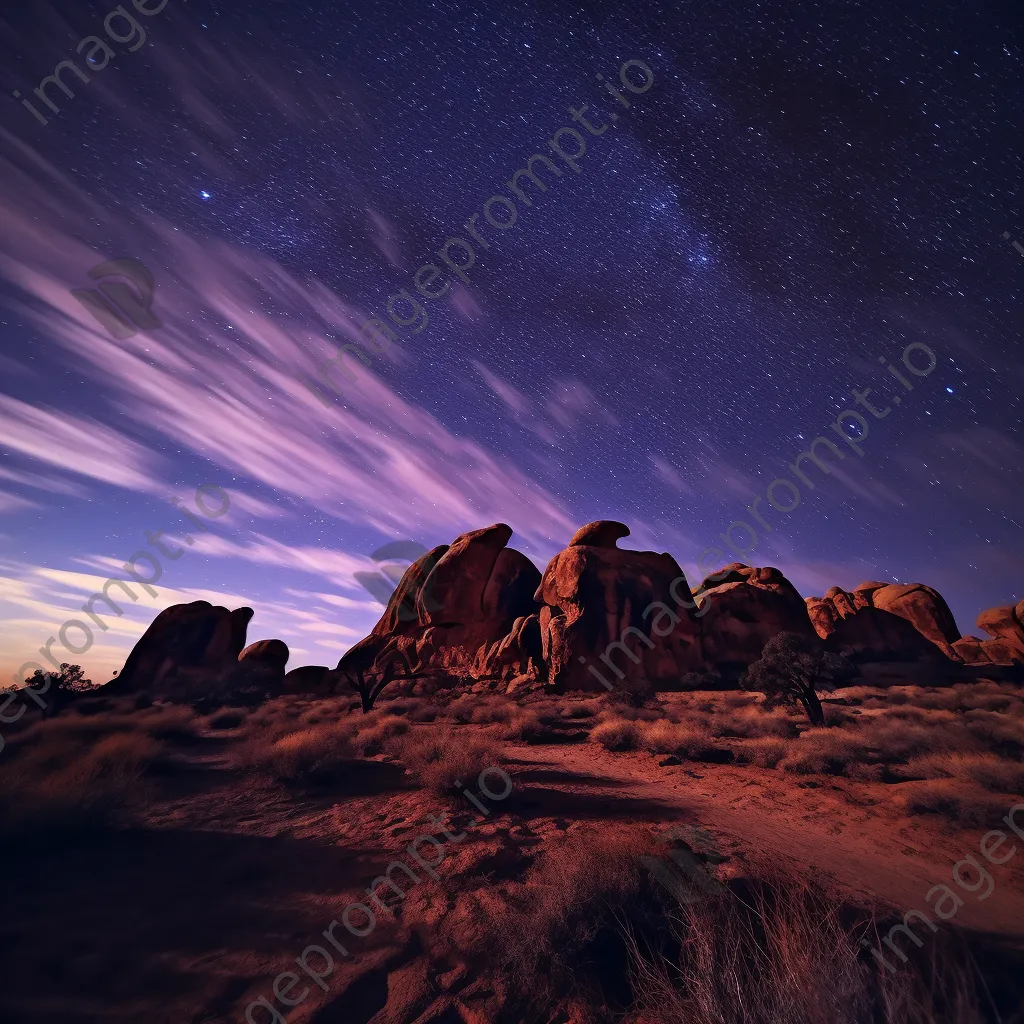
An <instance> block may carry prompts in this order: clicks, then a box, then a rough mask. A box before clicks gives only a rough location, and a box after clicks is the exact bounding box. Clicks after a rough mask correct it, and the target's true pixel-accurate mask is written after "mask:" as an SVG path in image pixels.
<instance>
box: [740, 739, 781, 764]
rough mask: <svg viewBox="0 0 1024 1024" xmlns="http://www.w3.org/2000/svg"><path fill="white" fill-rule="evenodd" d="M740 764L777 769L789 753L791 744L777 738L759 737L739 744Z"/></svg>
mask: <svg viewBox="0 0 1024 1024" xmlns="http://www.w3.org/2000/svg"><path fill="white" fill-rule="evenodd" d="M734 749H735V755H736V761H737V763H738V764H752V765H755V766H756V767H758V768H776V767H778V764H779V762H780V761H781V760H782V759H783V758H784V757H785V756H786V754H787V753H788V751H789V744H788V743H787V742H786V741H785V740H781V739H778V738H777V737H775V736H759V737H756V738H754V739H750V740H747V742H745V743H741V744H737V746H736V747H735V748H734Z"/></svg>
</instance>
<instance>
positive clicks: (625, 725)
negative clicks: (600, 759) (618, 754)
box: [590, 718, 642, 750]
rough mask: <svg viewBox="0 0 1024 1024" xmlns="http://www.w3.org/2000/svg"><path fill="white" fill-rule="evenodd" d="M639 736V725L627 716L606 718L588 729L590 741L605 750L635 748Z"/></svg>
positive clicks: (638, 744) (639, 738)
mask: <svg viewBox="0 0 1024 1024" xmlns="http://www.w3.org/2000/svg"><path fill="white" fill-rule="evenodd" d="M641 736H642V734H641V732H640V728H639V726H638V725H637V724H636V722H631V721H630V720H629V719H628V718H607V719H605V720H604V721H603V722H601V723H599V724H598V725H596V726H594V728H593V729H591V730H590V739H591V741H592V742H594V743H600V744H601V746H602V747H604V748H605V750H636V749H637V748H638V747H639V746H640V742H641Z"/></svg>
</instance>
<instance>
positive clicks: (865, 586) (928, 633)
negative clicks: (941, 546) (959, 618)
mask: <svg viewBox="0 0 1024 1024" xmlns="http://www.w3.org/2000/svg"><path fill="white" fill-rule="evenodd" d="M807 611H808V614H809V615H810V617H811V621H812V623H813V624H814V628H815V631H816V632H817V633H818V635H819V636H820V637H821V638H822V639H829V638H831V637H833V636H834V635H835V634H836V631H837V630H839V629H840V626H841V625H842V624H843V623H844V622H846V621H847V620H854V622H853V624H852V625H845V626H843V628H842V631H841V636H840V637H839V638H838V639H837V640H836V641H835V644H834V645H833V646H835V647H836V649H838V648H840V647H841V648H842V649H843V650H844V652H846V651H848V652H849V653H850V655H851V656H854V657H860V658H870V659H884V658H885V657H886V654H887V653H888V654H891V656H892V658H893V659H894V660H897V661H905V660H912V659H915V658H918V657H926V658H927V657H931V655H932V653H933V652H932V651H931V650H930V649H929V648H928V647H922V646H921V644H919V643H918V642H917V640H916V639H915V637H914V636H912V635H911V634H910V633H908V632H907V631H906V630H905V629H903V628H902V627H901V626H899V625H897V624H895V623H893V622H891V621H889V620H888V619H887V618H886V616H894V617H896V618H898V619H901V620H903V621H904V622H906V623H908V624H909V625H910V626H912V627H913V629H914V632H915V633H916V634H917V635H918V636H920V637H923V638H924V639H925V640H926V641H928V643H929V644H931V646H932V647H934V648H936V649H937V650H938V651H940V652H941V653H942V654H944V655H945V656H946V658H948V659H949V660H951V661H960V660H961V655H960V653H959V652H958V650H957V648H956V647H954V644H955V643H956V641H957V640H959V639H960V631H959V630H958V629H957V627H956V620H955V619H954V618H953V613H952V612H951V611H950V610H949V606H948V605H947V604H946V602H945V600H944V599H943V597H942V595H941V594H940V593H939V592H938V591H937V590H934V589H933V588H932V587H928V586H925V584H923V583H907V584H902V583H880V582H878V581H870V582H866V583H862V584H861V585H860V586H859V587H858V588H857V589H856V590H855V591H853V592H852V593H850V592H849V591H846V590H842V589H841V588H839V587H831V588H830V589H829V590H827V591H826V593H825V596H824V597H823V598H822V597H809V598H807ZM867 611H874V612H878V613H879V614H876V615H873V614H862V613H864V612H867Z"/></svg>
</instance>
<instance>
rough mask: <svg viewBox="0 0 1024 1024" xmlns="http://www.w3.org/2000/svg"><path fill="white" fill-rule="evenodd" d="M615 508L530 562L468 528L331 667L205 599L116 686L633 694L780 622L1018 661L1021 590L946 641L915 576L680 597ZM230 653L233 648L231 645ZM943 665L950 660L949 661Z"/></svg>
mask: <svg viewBox="0 0 1024 1024" xmlns="http://www.w3.org/2000/svg"><path fill="white" fill-rule="evenodd" d="M628 536H629V528H628V527H627V526H625V525H624V524H623V523H619V522H615V521H614V520H598V521H596V522H593V523H588V524H587V525H586V526H583V527H582V528H580V529H579V530H577V531H576V533H575V534H574V535H573V536H572V537H571V539H570V541H569V543H568V545H567V546H566V547H565V549H564V550H562V551H560V552H559V553H558V554H557V555H555V556H554V558H552V559H551V560H550V561H549V563H548V565H547V566H546V568H545V570H544V572H543V574H542V573H540V572H539V571H538V569H537V567H536V566H535V565H534V564H533V563H532V562H531V561H530V560H529V559H528V558H527V557H526V556H525V555H523V554H522V553H521V552H519V551H516V550H515V549H514V548H510V547H509V546H508V544H509V540H510V539H511V537H512V530H511V528H510V527H508V526H507V525H505V524H504V523H495V524H494V525H492V526H487V527H484V528H483V529H479V530H471V531H469V532H467V533H464V534H462V535H461V536H459V537H456V538H455V540H453V541H452V543H451V544H441V545H439V546H438V547H435V548H434V549H433V550H431V551H428V552H426V553H425V554H423V555H421V556H420V557H419V558H417V559H416V561H415V562H413V563H412V564H411V565H410V566H409V568H408V569H407V570H406V571H405V573H404V574H403V575H402V577H401V579H400V580H399V582H398V585H397V587H396V589H395V591H394V593H393V594H392V595H391V597H390V600H389V601H388V603H387V607H386V608H385V610H384V614H383V615H382V616H381V617H380V619H379V621H378V622H377V623H376V625H375V626H374V627H373V629H372V630H371V631H370V633H369V635H368V636H366V637H365V638H363V639H362V640H360V641H359V642H358V643H356V644H354V645H353V646H352V647H351V648H350V649H349V650H348V651H347V652H346V654H345V655H344V656H343V657H342V658H341V660H340V661H339V662H338V665H337V667H336V668H335V669H328V668H327V667H326V666H317V665H310V666H302V667H300V668H297V669H293V670H292V671H291V672H289V673H288V674H287V675H285V671H284V670H285V667H286V663H287V661H288V655H289V652H288V647H287V645H286V644H285V643H283V642H282V641H280V640H261V641H258V642H256V643H254V644H251V645H250V646H249V647H245V637H246V629H247V625H248V623H249V620H250V618H251V617H252V614H253V612H252V609H250V608H240V609H237V610H235V611H228V609H227V608H223V607H214V606H212V605H210V604H209V603H208V602H206V601H195V602H192V603H191V604H186V605H175V606H173V607H171V608H168V609H166V610H165V611H163V612H161V613H160V614H159V615H158V616H157V617H156V619H155V620H154V621H153V623H152V624H151V625H150V627H149V629H148V630H147V631H146V633H145V634H144V635H143V637H142V638H141V639H140V640H139V642H138V644H136V646H135V649H134V650H133V651H132V653H131V655H130V656H129V658H128V660H127V662H126V663H125V667H124V670H123V671H122V674H121V676H120V677H119V678H118V679H117V680H115V682H114V683H113V684H111V685H112V689H113V690H114V692H131V691H133V690H136V689H146V690H150V691H152V692H154V693H160V694H166V695H172V694H180V693H185V694H194V693H200V694H202V695H217V694H220V693H227V692H230V691H232V690H233V689H234V690H236V691H238V692H250V693H253V694H255V693H257V692H264V693H265V692H286V693H310V694H326V693H331V692H337V691H338V690H339V689H345V690H347V689H348V687H349V686H350V685H351V684H356V685H357V686H358V687H359V688H360V690H361V692H362V693H363V697H364V706H366V705H367V704H372V699H373V696H374V695H375V692H376V689H375V688H376V687H378V685H379V684H380V683H382V682H384V683H390V682H391V681H401V680H403V679H404V680H406V681H407V683H406V687H407V688H410V689H415V688H416V687H420V686H422V688H423V689H425V690H428V691H430V690H433V689H436V688H438V687H442V686H445V687H452V686H457V687H463V688H472V689H476V690H479V689H483V688H495V689H502V690H505V691H509V692H511V691H516V692H521V691H522V690H529V689H537V688H541V687H546V688H549V689H552V690H554V691H556V692H560V691H563V690H569V689H582V690H590V691H596V692H603V691H605V690H611V691H618V692H620V693H623V694H631V695H635V694H639V693H643V692H649V691H650V690H652V689H660V690H670V689H678V688H680V687H681V686H682V685H687V684H686V683H684V677H685V676H687V675H688V674H690V673H696V674H698V676H700V675H703V677H704V678H706V679H708V680H719V681H724V682H725V683H726V684H727V685H728V684H729V683H731V682H733V681H735V680H736V679H737V678H738V676H739V675H740V673H741V672H742V670H743V669H744V668H746V667H747V666H748V665H750V664H751V663H752V662H754V661H756V660H757V659H758V658H760V656H761V652H762V650H763V648H764V646H765V644H766V643H767V642H768V641H769V640H770V639H771V638H772V637H774V636H776V635H777V634H778V633H781V632H790V633H796V634H798V635H802V636H808V637H811V636H814V635H817V636H819V637H821V638H822V639H823V640H824V641H825V644H826V646H827V647H828V648H830V649H831V650H833V651H834V652H836V653H838V654H843V655H845V656H847V657H849V658H850V659H852V660H853V661H855V662H856V663H858V664H859V665H861V666H863V669H862V670H863V671H864V672H865V673H867V672H869V671H870V672H872V673H874V674H876V675H879V674H881V675H885V674H886V673H888V674H889V675H892V676H893V677H894V678H895V677H896V676H899V675H900V674H901V673H902V674H906V673H907V672H911V671H917V670H918V669H919V668H920V667H922V666H923V667H925V668H927V670H928V671H929V672H930V673H931V674H932V675H935V674H936V673H939V674H941V672H942V671H946V670H948V671H950V672H955V671H960V672H961V673H962V672H965V671H968V670H965V669H963V664H964V663H966V664H967V665H968V666H982V667H984V666H1017V668H1013V669H1012V671H1014V672H1018V671H1019V667H1020V666H1021V665H1024V601H1021V602H1019V603H1018V604H1017V605H1016V606H1005V607H999V608H991V609H989V610H988V611H986V612H984V613H982V615H981V616H979V618H978V625H979V627H980V628H981V629H982V630H984V631H985V632H986V633H988V634H989V636H990V637H991V639H979V638H978V637H961V636H960V634H959V632H958V630H957V628H956V623H955V621H954V619H953V615H952V613H951V611H950V609H949V607H948V605H947V604H946V602H945V601H944V600H943V598H942V596H941V595H940V594H939V593H938V592H937V591H935V590H934V589H932V588H931V587H928V586H925V585H924V584H920V583H909V584H901V583H885V582H881V581H868V582H864V583H861V584H860V585H859V586H858V587H856V588H855V589H854V590H853V591H846V590H842V589H841V588H839V587H832V588H831V589H830V590H828V591H827V592H826V594H825V596H824V597H810V598H807V599H806V600H805V599H804V598H802V597H801V596H800V594H799V593H798V591H797V590H796V588H795V587H794V586H793V584H792V583H790V581H789V580H788V579H786V577H785V576H784V575H783V574H782V573H781V572H780V571H779V570H778V569H776V568H773V567H770V566H768V567H755V566H749V565H745V564H743V563H741V562H733V563H731V564H730V565H727V566H725V567H724V568H722V569H720V570H719V571H718V572H717V573H715V574H714V575H713V576H709V577H707V578H706V579H704V580H703V581H702V582H701V584H700V586H699V587H697V589H696V590H695V591H693V592H691V590H690V587H689V585H688V583H687V581H686V577H685V575H684V574H683V571H682V570H681V569H680V567H679V565H678V563H677V562H676V560H675V559H674V558H673V557H672V556H671V555H670V554H667V553H665V552H662V553H658V552H654V551H631V550H628V549H624V548H620V547H619V546H618V542H619V541H620V540H621V539H622V538H624V537H628ZM243 647H245V649H244V650H243ZM958 666H959V668H958Z"/></svg>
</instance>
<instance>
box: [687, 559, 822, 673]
mask: <svg viewBox="0 0 1024 1024" xmlns="http://www.w3.org/2000/svg"><path fill="white" fill-rule="evenodd" d="M715 577H717V579H716V578H715ZM696 596H697V599H698V601H699V602H700V612H699V620H698V621H699V623H700V639H701V651H702V654H703V659H704V663H705V665H707V666H708V667H709V668H713V669H715V670H717V671H718V672H720V673H721V674H722V675H723V676H724V677H726V678H733V677H736V676H738V675H739V673H740V672H742V670H743V669H744V668H746V667H747V666H748V665H750V664H751V663H752V662H754V661H757V660H758V659H759V658H760V657H761V652H762V650H763V649H764V645H765V644H766V643H767V642H768V641H769V640H770V639H771V638H772V637H773V636H775V635H776V634H778V633H782V632H789V633H797V634H798V635H800V636H806V637H811V636H814V635H815V628H814V626H813V625H812V622H811V618H810V616H809V615H808V608H807V605H806V604H805V602H804V599H803V598H802V597H801V596H800V593H799V591H798V590H797V589H796V587H794V586H793V584H792V583H790V581H789V580H788V579H786V577H785V576H784V575H783V574H782V573H781V572H780V571H779V570H778V569H776V568H774V567H772V566H765V567H752V566H749V565H744V564H743V563H742V562H733V563H731V564H730V565H727V566H726V567H725V568H724V569H721V570H719V572H717V573H715V574H713V576H711V577H708V578H706V579H705V580H704V581H703V583H701V585H700V587H698V588H697V591H696Z"/></svg>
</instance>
